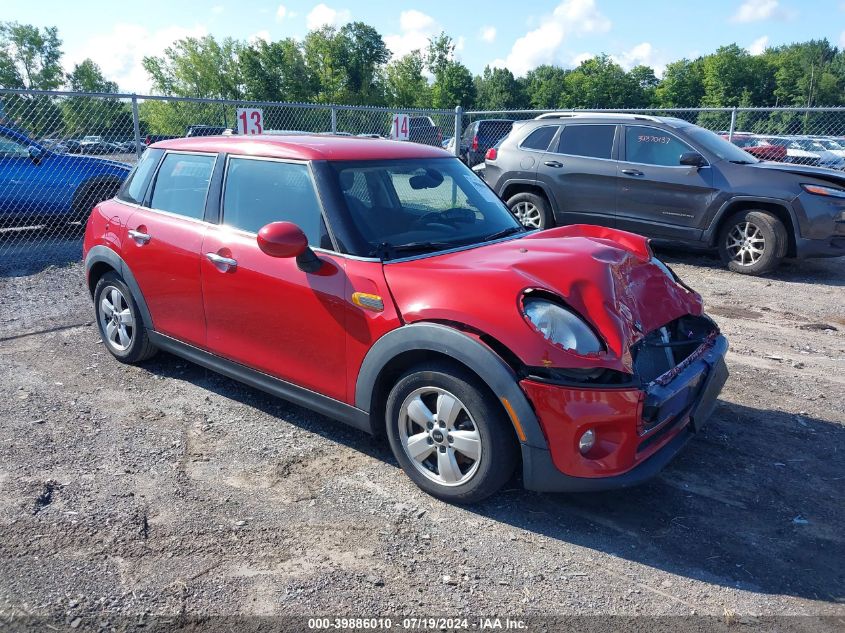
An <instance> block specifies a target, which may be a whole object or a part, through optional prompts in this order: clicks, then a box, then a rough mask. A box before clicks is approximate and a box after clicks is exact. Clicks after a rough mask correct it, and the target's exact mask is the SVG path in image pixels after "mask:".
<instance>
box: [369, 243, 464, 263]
mask: <svg viewBox="0 0 845 633" xmlns="http://www.w3.org/2000/svg"><path fill="white" fill-rule="evenodd" d="M454 246H455V244H452V243H450V242H408V243H407V244H390V243H388V242H382V243H381V244H379V245H378V246H377V247H376V248H375V250H373V251H371V252H370V255H371V256H373V255H374V256H376V257H379V258H380V259H392V258H393V257H394V256H395V255H396V254H398V253H419V252H425V251H442V250H445V249H447V248H453V247H454Z"/></svg>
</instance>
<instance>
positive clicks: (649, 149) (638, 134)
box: [625, 126, 690, 167]
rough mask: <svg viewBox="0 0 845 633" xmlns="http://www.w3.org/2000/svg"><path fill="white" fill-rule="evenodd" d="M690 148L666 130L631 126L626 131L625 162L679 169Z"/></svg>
mask: <svg viewBox="0 0 845 633" xmlns="http://www.w3.org/2000/svg"><path fill="white" fill-rule="evenodd" d="M689 151H690V147H689V145H687V144H686V143H683V142H682V141H679V140H678V139H677V138H675V136H673V135H672V134H669V133H668V132H666V131H665V130H661V129H658V128H655V127H644V126H631V127H628V128H626V129H625V160H627V161H628V162H631V163H641V164H644V165H661V166H664V167H677V166H678V165H680V164H681V162H680V158H681V154H683V153H684V152H689Z"/></svg>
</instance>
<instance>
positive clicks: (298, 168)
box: [223, 158, 325, 246]
mask: <svg viewBox="0 0 845 633" xmlns="http://www.w3.org/2000/svg"><path fill="white" fill-rule="evenodd" d="M270 222H293V223H294V224H296V225H297V226H298V227H299V228H300V229H302V232H303V233H305V235H306V237H307V238H308V243H309V244H310V245H311V246H323V245H324V244H325V241H324V240H323V237H324V234H325V230H324V229H323V218H322V215H321V213H320V203H319V201H318V199H317V192H316V191H315V190H314V183H313V181H312V180H311V173H310V172H309V170H308V166H307V165H303V164H301V163H282V162H278V161H270V160H254V159H249V158H231V159H230V160H229V168H228V170H227V172H226V187H225V189H224V192H223V224H226V225H228V226H233V227H235V228H237V229H241V230H242V231H249V232H251V233H258V231H259V230H260V229H261V227H262V226H264V225H265V224H269V223H270ZM321 241H322V242H323V244H321Z"/></svg>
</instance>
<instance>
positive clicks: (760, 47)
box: [748, 35, 769, 55]
mask: <svg viewBox="0 0 845 633" xmlns="http://www.w3.org/2000/svg"><path fill="white" fill-rule="evenodd" d="M768 45H769V36H768V35H764V36H763V37H758V38H757V39H756V40H754V41H753V42H751V45H750V46H749V47H748V52H749V53H751V54H752V55H762V54H763V52H764V51H765V50H766V47H767V46H768Z"/></svg>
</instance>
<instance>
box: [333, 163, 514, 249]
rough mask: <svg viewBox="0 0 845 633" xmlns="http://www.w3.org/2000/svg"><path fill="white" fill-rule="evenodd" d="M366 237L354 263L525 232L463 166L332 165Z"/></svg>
mask: <svg viewBox="0 0 845 633" xmlns="http://www.w3.org/2000/svg"><path fill="white" fill-rule="evenodd" d="M329 165H330V168H331V172H332V174H333V177H334V179H335V184H336V185H337V187H338V188H339V190H340V193H341V194H342V195H341V198H342V200H343V201H344V202H345V204H346V208H347V210H348V214H349V218H350V220H351V225H352V226H351V228H352V230H353V231H354V232H356V233H358V236H356V237H358V238H360V239H355V240H354V242H356V243H357V244H358V246H351V245H350V246H349V248H350V249H351V250H353V251H356V252H353V253H352V254H353V255H359V256H363V257H380V258H382V259H397V258H400V257H408V256H411V255H415V254H422V253H428V252H434V251H439V250H445V249H449V248H455V247H458V246H465V245H469V244H478V243H480V242H485V241H489V240H492V239H497V238H501V237H506V236H507V235H510V234H515V233H521V232H523V230H524V229H523V228H522V226H521V225H520V224H519V222H518V221H517V220H516V218H515V217H514V216H513V214H512V213H511V212H510V211H509V210H508V208H507V207H506V206H505V205H504V203H503V202H502V201H501V200H500V199H499V198H498V196H496V194H495V193H493V191H492V190H491V189H490V188H489V187H488V186H487V185H486V184H485V183H484V181H482V180H481V179H480V178H479V177H478V176H476V175H475V174H474V173H473V172H472V171H471V170H470V169H469V168H468V167H467V166H466V165H464V164H463V163H462V162H460V161H459V160H458V159H457V158H429V159H404V160H389V161H355V162H351V161H350V162H347V161H337V162H330V163H329Z"/></svg>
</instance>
